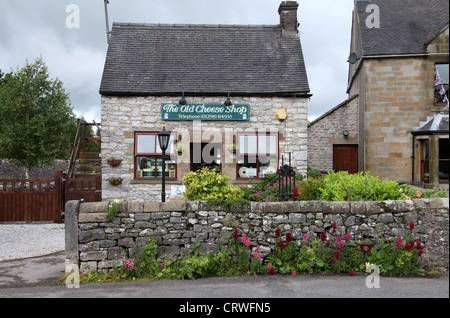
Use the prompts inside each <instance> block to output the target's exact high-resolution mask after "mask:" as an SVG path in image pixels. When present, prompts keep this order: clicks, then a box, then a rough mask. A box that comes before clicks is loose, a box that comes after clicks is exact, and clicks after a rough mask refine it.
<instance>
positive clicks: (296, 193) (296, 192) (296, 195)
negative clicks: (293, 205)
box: [294, 187, 298, 200]
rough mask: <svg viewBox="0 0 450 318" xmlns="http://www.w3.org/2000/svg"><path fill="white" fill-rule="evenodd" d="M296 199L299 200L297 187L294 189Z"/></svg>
mask: <svg viewBox="0 0 450 318" xmlns="http://www.w3.org/2000/svg"><path fill="white" fill-rule="evenodd" d="M294 199H295V200H297V199H298V188H297V187H295V188H294Z"/></svg>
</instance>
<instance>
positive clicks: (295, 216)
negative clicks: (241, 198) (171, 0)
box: [65, 198, 449, 272]
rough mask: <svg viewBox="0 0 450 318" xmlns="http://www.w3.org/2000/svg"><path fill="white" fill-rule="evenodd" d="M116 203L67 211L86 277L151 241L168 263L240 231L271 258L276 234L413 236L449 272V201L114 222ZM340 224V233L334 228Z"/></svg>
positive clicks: (166, 206)
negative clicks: (110, 211)
mask: <svg viewBox="0 0 450 318" xmlns="http://www.w3.org/2000/svg"><path fill="white" fill-rule="evenodd" d="M108 205H109V202H96V203H82V204H80V203H79V202H78V201H69V202H68V203H67V205H66V218H65V222H66V264H77V265H79V266H80V270H81V272H89V271H102V270H105V271H107V270H109V269H111V268H112V267H113V266H121V265H122V259H121V255H122V253H124V252H125V251H127V252H129V253H130V254H131V255H133V254H134V251H135V248H136V246H144V245H145V244H146V242H148V239H154V240H156V241H157V244H158V247H159V250H158V252H159V254H160V256H161V257H163V256H168V257H179V256H183V255H186V254H187V253H188V252H189V251H190V250H191V248H192V247H193V246H194V245H195V243H196V242H200V247H199V251H200V253H201V254H203V253H208V252H217V251H219V248H220V247H221V246H224V245H226V243H227V242H228V241H229V239H230V238H231V237H232V234H233V231H234V229H235V228H237V229H239V231H240V233H246V234H247V237H248V238H249V239H251V244H252V245H251V246H252V247H253V248H256V246H257V245H260V246H261V248H262V256H263V257H264V256H267V255H268V254H269V253H270V250H271V248H273V247H274V244H275V242H276V241H275V229H276V228H279V229H280V230H281V231H282V232H283V233H284V232H290V233H291V234H292V237H293V239H294V241H295V242H299V241H301V240H302V238H303V235H304V234H308V236H309V237H310V238H311V239H313V238H315V237H318V236H320V234H321V233H322V231H323V230H324V229H326V230H327V231H328V236H329V238H330V239H335V238H336V236H337V235H345V234H346V233H350V235H351V239H352V240H355V241H358V242H365V243H375V242H378V241H379V240H380V238H382V237H385V238H395V237H397V236H402V235H405V234H410V232H409V231H410V230H409V224H410V223H411V222H414V224H415V228H414V230H413V234H414V237H415V239H416V240H419V241H420V242H421V243H422V246H423V249H424V251H425V254H424V261H425V266H429V267H443V268H448V261H449V257H448V256H449V254H448V237H449V222H448V207H449V200H448V198H446V199H418V200H409V201H380V202H321V201H303V202H286V203H256V202H252V203H251V204H249V205H236V206H235V207H234V209H233V211H230V210H229V209H223V208H219V207H212V206H210V204H208V203H207V202H204V201H193V202H166V203H158V202H121V203H119V208H120V209H119V213H118V214H117V216H116V218H115V219H114V220H113V221H110V220H109V217H108V214H107V211H108ZM333 222H336V225H337V228H336V233H335V234H332V233H331V231H329V230H330V229H331V225H332V223H333Z"/></svg>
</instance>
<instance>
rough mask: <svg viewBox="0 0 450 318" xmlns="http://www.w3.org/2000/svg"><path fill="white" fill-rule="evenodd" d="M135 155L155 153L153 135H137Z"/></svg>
mask: <svg viewBox="0 0 450 318" xmlns="http://www.w3.org/2000/svg"><path fill="white" fill-rule="evenodd" d="M137 153H155V135H138V136H137Z"/></svg>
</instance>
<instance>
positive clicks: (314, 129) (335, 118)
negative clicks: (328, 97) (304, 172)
mask: <svg viewBox="0 0 450 318" xmlns="http://www.w3.org/2000/svg"><path fill="white" fill-rule="evenodd" d="M357 97H358V95H354V96H352V97H350V98H349V99H348V100H346V101H344V102H343V103H341V104H339V105H337V106H336V107H334V108H333V109H331V110H330V111H328V112H327V113H325V114H323V115H322V116H320V117H319V118H317V119H316V120H314V121H313V122H311V123H310V124H309V125H308V165H309V166H310V167H311V168H313V169H317V170H319V171H321V170H325V171H328V170H331V169H333V145H357V144H358V127H359V126H358V125H359V121H358V99H357ZM344 130H346V131H348V133H349V135H348V137H346V138H345V137H344V136H343V132H344Z"/></svg>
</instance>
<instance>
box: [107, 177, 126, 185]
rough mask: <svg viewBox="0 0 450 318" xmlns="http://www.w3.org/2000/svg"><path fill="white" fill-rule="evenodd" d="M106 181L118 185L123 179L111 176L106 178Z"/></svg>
mask: <svg viewBox="0 0 450 318" xmlns="http://www.w3.org/2000/svg"><path fill="white" fill-rule="evenodd" d="M108 181H109V183H111V184H112V185H119V184H121V183H122V181H123V179H122V178H111V179H108Z"/></svg>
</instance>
